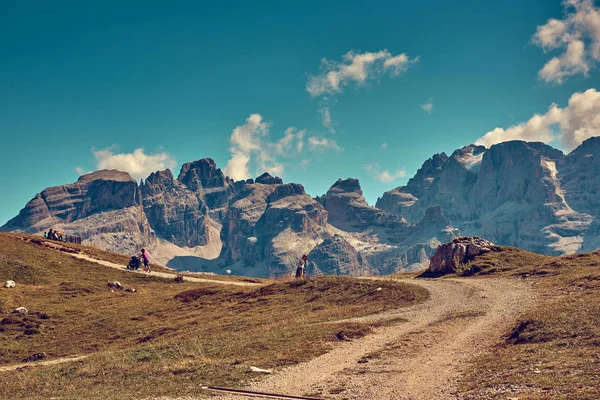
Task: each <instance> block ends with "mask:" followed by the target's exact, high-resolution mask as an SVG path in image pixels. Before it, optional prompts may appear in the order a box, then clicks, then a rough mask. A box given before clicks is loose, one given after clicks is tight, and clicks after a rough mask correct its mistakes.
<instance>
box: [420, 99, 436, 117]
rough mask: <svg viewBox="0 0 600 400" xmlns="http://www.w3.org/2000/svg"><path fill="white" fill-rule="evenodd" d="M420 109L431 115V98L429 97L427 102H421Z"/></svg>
mask: <svg viewBox="0 0 600 400" xmlns="http://www.w3.org/2000/svg"><path fill="white" fill-rule="evenodd" d="M421 109H422V110H423V111H425V112H426V113H427V114H429V115H431V111H432V110H433V100H432V99H429V100H428V101H427V103H425V104H421Z"/></svg>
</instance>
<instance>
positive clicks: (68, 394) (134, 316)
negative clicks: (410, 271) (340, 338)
mask: <svg viewBox="0 0 600 400" xmlns="http://www.w3.org/2000/svg"><path fill="white" fill-rule="evenodd" d="M24 238H25V239H26V240H23V239H24ZM47 246H49V244H48V245H44V243H38V242H35V241H34V242H32V241H31V237H23V236H17V235H10V234H0V281H5V280H7V279H11V280H14V281H15V282H16V283H17V287H16V288H14V289H0V312H1V313H2V314H3V315H1V316H0V367H2V366H6V365H10V364H14V363H19V362H21V361H23V359H24V358H26V357H27V356H29V355H31V354H33V353H38V352H45V353H46V354H47V358H48V359H57V358H60V357H66V356H75V355H89V357H88V358H86V359H83V360H80V361H77V362H71V363H65V364H60V365H55V366H40V367H36V368H24V369H19V370H17V371H10V372H0V397H1V398H7V399H8V398H11V399H14V398H49V397H52V396H57V395H59V396H60V397H61V398H87V399H90V398H102V399H113V398H131V397H133V396H135V397H145V396H160V395H170V396H175V395H185V394H198V390H199V389H198V387H199V385H200V384H212V385H239V384H241V383H242V382H243V381H244V380H247V379H249V378H250V377H251V375H250V374H249V373H248V370H249V367H250V366H258V367H261V368H273V367H280V366H285V365H288V364H293V363H297V362H300V361H304V360H307V359H310V358H313V357H315V356H317V355H319V354H322V353H323V352H325V351H327V350H328V349H329V348H331V346H332V345H333V344H334V343H335V342H336V341H337V338H336V334H337V333H338V332H340V331H344V333H345V335H346V336H348V337H353V336H360V335H364V334H366V333H368V332H369V330H370V329H371V328H372V326H368V325H359V324H350V323H343V322H341V320H343V319H345V318H348V317H352V316H359V315H366V314H370V313H374V312H378V311H382V310H386V309H389V308H397V307H401V306H405V305H409V304H414V303H415V302H418V301H422V300H424V299H425V298H426V297H427V293H426V292H425V290H424V289H421V288H418V287H415V286H412V285H406V284H398V283H393V282H382V281H364V280H356V279H351V278H337V277H322V278H315V279H309V280H305V281H290V282H279V283H271V284H268V285H264V286H262V287H259V288H256V287H247V288H246V287H230V286H224V285H219V284H218V283H215V284H200V283H192V282H181V283H176V282H175V281H174V280H171V279H161V278H156V277H152V276H148V275H142V274H132V273H128V272H126V271H120V270H116V269H112V268H107V267H103V266H100V265H97V264H95V263H91V262H87V261H84V260H79V259H75V258H73V257H71V256H70V255H69V254H68V253H67V252H66V251H68V250H64V249H63V251H60V249H55V248H49V247H47ZM68 247H70V248H71V247H73V248H77V249H78V250H81V249H80V248H79V247H77V246H68ZM85 251H86V252H87V253H88V254H92V253H93V255H94V257H97V258H105V259H109V260H111V261H113V262H114V261H116V262H120V261H119V260H120V259H118V258H116V257H120V256H116V255H112V254H110V253H106V252H100V251H97V250H94V249H91V248H87V249H86V250H85ZM123 261H126V260H123ZM123 265H124V263H123ZM115 280H117V281H119V282H120V283H121V284H122V285H123V286H125V287H126V288H135V289H136V292H126V291H122V290H115V291H111V290H110V289H109V288H108V287H107V283H108V282H112V281H115ZM377 288H381V290H376V289H377ZM20 306H24V307H26V308H27V309H28V310H29V314H28V315H26V316H17V315H15V314H10V312H11V311H12V310H13V309H15V308H16V307H20ZM336 321H340V322H336Z"/></svg>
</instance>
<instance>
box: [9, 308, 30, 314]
mask: <svg viewBox="0 0 600 400" xmlns="http://www.w3.org/2000/svg"><path fill="white" fill-rule="evenodd" d="M27 313H28V311H27V309H26V308H25V307H17V308H15V309H14V310H13V314H21V315H25V314H27Z"/></svg>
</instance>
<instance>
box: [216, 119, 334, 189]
mask: <svg viewBox="0 0 600 400" xmlns="http://www.w3.org/2000/svg"><path fill="white" fill-rule="evenodd" d="M270 129H271V124H270V123H269V122H265V121H264V120H263V117H262V116H261V115H260V114H251V115H250V116H249V117H248V118H247V119H246V121H245V123H244V124H243V125H240V126H237V127H236V128H235V129H234V130H233V131H232V133H231V137H230V139H229V142H230V144H231V147H230V151H231V158H230V159H229V161H228V163H227V166H226V167H225V169H224V172H225V174H226V175H227V176H229V177H231V178H233V179H235V180H241V179H247V178H250V177H252V176H257V175H260V174H262V173H263V172H268V173H270V174H271V175H277V176H282V175H283V174H284V172H285V165H286V163H288V162H287V161H286V159H293V158H299V157H301V156H302V155H303V150H304V148H305V146H306V145H308V147H309V148H310V149H311V150H312V151H319V152H322V151H325V150H339V146H338V145H337V144H336V143H335V141H334V140H329V139H324V138H317V137H314V136H313V137H310V138H308V139H306V136H307V132H306V130H303V129H302V130H299V129H297V128H295V127H293V126H292V127H289V128H288V129H286V130H285V132H284V134H283V136H282V137H281V138H279V139H277V140H272V139H270V137H269V135H270ZM289 163H291V164H292V165H300V166H301V167H303V168H304V167H305V165H304V164H303V162H300V163H299V164H297V162H296V161H293V160H292V161H289Z"/></svg>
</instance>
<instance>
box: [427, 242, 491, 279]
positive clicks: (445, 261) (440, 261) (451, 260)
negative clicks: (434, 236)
mask: <svg viewBox="0 0 600 400" xmlns="http://www.w3.org/2000/svg"><path fill="white" fill-rule="evenodd" d="M494 249H496V246H494V244H493V243H491V242H489V241H487V240H485V239H482V238H480V237H466V236H464V237H459V238H455V239H454V240H452V241H451V242H449V243H445V244H443V245H441V246H439V247H438V249H437V251H436V253H435V254H434V255H433V257H432V258H431V262H430V264H429V272H430V273H432V274H435V275H439V274H446V273H452V272H455V271H456V269H457V267H459V266H461V265H465V264H467V263H468V262H469V261H471V260H473V259H474V258H475V257H477V256H479V255H481V254H485V253H488V252H490V251H493V250H494Z"/></svg>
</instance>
